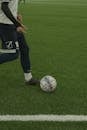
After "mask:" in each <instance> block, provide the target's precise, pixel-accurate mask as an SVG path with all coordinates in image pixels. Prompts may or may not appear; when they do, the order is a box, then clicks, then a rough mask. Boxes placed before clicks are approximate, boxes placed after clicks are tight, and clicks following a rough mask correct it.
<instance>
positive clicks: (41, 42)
mask: <svg viewBox="0 0 87 130" xmlns="http://www.w3.org/2000/svg"><path fill="white" fill-rule="evenodd" d="M51 1H52V0H51ZM53 3H55V4H53ZM19 10H20V12H21V13H22V15H23V21H24V23H25V25H26V26H27V27H28V30H27V33H26V39H27V41H28V43H29V46H30V55H31V63H32V73H33V75H34V76H35V77H37V78H42V77H43V76H44V75H48V74H49V75H52V76H54V77H55V78H56V79H57V82H58V86H57V89H56V91H55V92H54V93H51V94H47V93H44V92H42V91H41V89H40V87H34V86H33V87H31V86H29V87H27V86H26V85H25V84H24V77H23V71H22V69H21V66H20V62H19V60H16V61H14V62H11V63H6V64H3V65H0V115H2V114H3V115H5V114H13V115H14V114H20V115H23V114H24V115H27V114H78V115H81V114H82V115H87V1H86V0H83V1H81V0H70V1H69V0H61V1H60V0H57V1H56V2H53V1H52V2H51V4H50V1H48V2H39V3H38V2H32V3H30V4H29V3H28V4H25V5H24V4H21V5H20V8H19ZM44 106H45V107H44ZM86 124H87V123H85V122H84V123H74V122H72V123H57V122H55V123H52V122H49V123H47V122H43V123H41V122H40V123H39V122H38V123H37V122H36V123H32V122H26V123H23V122H18V123H16V122H14V123H12V122H9V123H7V122H0V130H22V129H23V130H39V129H40V130H53V129H55V130H77V129H79V130H86V129H87V125H86Z"/></svg>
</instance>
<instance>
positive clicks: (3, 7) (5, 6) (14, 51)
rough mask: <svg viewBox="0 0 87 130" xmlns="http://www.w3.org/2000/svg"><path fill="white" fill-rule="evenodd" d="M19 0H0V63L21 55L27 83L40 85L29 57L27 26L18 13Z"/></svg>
mask: <svg viewBox="0 0 87 130" xmlns="http://www.w3.org/2000/svg"><path fill="white" fill-rule="evenodd" d="M17 12H18V0H0V39H1V41H2V48H1V49H0V64H2V63H6V62H9V61H13V60H15V59H17V58H18V56H19V55H20V56H19V57H20V62H21V66H22V68H23V72H24V78H25V83H26V84H27V85H38V84H39V80H37V79H35V78H33V76H32V73H31V63H30V58H29V47H28V45H27V42H26V39H25V36H24V32H25V30H26V29H25V26H24V25H23V24H22V23H21V22H20V21H21V17H20V15H18V13H17Z"/></svg>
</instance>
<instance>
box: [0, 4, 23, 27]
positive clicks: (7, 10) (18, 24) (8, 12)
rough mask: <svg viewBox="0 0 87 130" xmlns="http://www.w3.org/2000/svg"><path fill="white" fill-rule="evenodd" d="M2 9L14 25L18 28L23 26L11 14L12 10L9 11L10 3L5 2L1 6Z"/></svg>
mask: <svg viewBox="0 0 87 130" xmlns="http://www.w3.org/2000/svg"><path fill="white" fill-rule="evenodd" d="M1 9H2V11H3V12H4V14H5V15H6V16H7V17H8V18H9V19H10V20H11V21H12V22H13V23H14V25H15V26H16V27H19V26H21V24H20V22H18V21H17V20H16V19H15V18H14V16H13V14H12V13H11V11H10V9H9V7H8V2H3V3H2V4H1Z"/></svg>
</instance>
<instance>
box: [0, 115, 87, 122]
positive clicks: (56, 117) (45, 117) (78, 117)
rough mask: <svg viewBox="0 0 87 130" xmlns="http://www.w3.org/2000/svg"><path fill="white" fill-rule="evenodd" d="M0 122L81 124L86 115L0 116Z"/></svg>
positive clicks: (85, 119)
mask: <svg viewBox="0 0 87 130" xmlns="http://www.w3.org/2000/svg"><path fill="white" fill-rule="evenodd" d="M0 121H35V122H36V121H53V122H54V121H56V122H72V121H74V122H83V121H87V115H49V114H47V115H44V114H41V115H0Z"/></svg>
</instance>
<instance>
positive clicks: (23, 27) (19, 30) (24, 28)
mask: <svg viewBox="0 0 87 130" xmlns="http://www.w3.org/2000/svg"><path fill="white" fill-rule="evenodd" d="M17 32H20V33H26V27H25V26H24V25H23V24H21V26H19V27H17Z"/></svg>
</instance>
